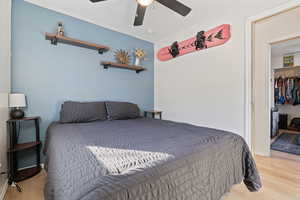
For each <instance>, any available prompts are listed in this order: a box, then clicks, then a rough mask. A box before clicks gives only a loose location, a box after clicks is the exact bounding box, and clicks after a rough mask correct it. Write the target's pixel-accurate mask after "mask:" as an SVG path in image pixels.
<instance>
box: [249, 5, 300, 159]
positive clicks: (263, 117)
mask: <svg viewBox="0 0 300 200" xmlns="http://www.w3.org/2000/svg"><path fill="white" fill-rule="evenodd" d="M299 18H300V7H299V6H297V7H293V8H289V9H285V10H284V11H282V12H277V14H272V15H271V16H269V17H261V18H258V19H257V20H256V21H255V20H253V21H252V22H251V23H250V28H249V27H248V29H250V30H251V31H252V32H251V34H250V35H251V42H250V44H249V46H250V49H251V51H250V53H249V52H248V54H247V55H252V56H251V57H250V58H246V59H247V63H250V64H248V65H247V66H248V68H246V78H248V79H247V80H248V81H247V80H246V89H247V88H251V89H250V91H249V90H248V91H246V139H247V138H248V141H249V140H250V141H251V142H250V143H251V147H252V150H253V151H254V153H256V154H258V155H263V156H270V155H271V150H270V145H271V137H270V130H271V114H270V113H271V108H272V103H271V102H272V98H273V97H272V90H273V89H272V88H273V87H271V86H272V79H271V78H272V70H271V45H272V44H275V43H277V42H278V41H284V40H289V39H290V38H295V37H297V36H299V35H300V26H299V25H298V24H299V20H298V19H299ZM248 26H249V24H248ZM249 66H250V68H249ZM249 73H250V75H249ZM249 77H250V78H249ZM247 133H248V134H247ZM247 136H248V137H247Z"/></svg>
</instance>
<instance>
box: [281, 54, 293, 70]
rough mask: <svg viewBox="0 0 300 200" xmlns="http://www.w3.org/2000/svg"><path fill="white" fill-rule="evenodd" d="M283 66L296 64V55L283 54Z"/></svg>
mask: <svg viewBox="0 0 300 200" xmlns="http://www.w3.org/2000/svg"><path fill="white" fill-rule="evenodd" d="M283 66H284V67H293V66H294V55H286V56H283Z"/></svg>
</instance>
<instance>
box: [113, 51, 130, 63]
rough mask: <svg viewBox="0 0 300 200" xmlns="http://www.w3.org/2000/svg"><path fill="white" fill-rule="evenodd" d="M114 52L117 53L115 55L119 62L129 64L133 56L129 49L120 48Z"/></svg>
mask: <svg viewBox="0 0 300 200" xmlns="http://www.w3.org/2000/svg"><path fill="white" fill-rule="evenodd" d="M114 53H115V55H114V56H115V59H116V61H117V62H118V63H120V64H125V65H129V62H130V60H131V58H130V55H129V53H128V52H127V51H125V50H122V49H118V50H116V51H115V52H114Z"/></svg>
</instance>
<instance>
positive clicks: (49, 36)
mask: <svg viewBox="0 0 300 200" xmlns="http://www.w3.org/2000/svg"><path fill="white" fill-rule="evenodd" d="M45 39H46V40H50V41H51V44H53V45H57V43H63V44H68V45H73V46H77V47H82V48H86V49H92V50H97V51H98V53H99V54H103V53H104V52H107V51H109V47H107V46H104V45H100V44H95V43H91V42H86V41H82V40H77V39H74V38H70V37H66V36H64V35H60V34H59V33H55V34H53V33H45Z"/></svg>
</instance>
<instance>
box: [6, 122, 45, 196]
mask: <svg viewBox="0 0 300 200" xmlns="http://www.w3.org/2000/svg"><path fill="white" fill-rule="evenodd" d="M24 122H34V126H35V141H31V142H26V143H18V137H19V135H20V134H21V133H20V128H19V127H20V124H21V123H24ZM39 123H40V117H25V118H22V119H10V120H8V121H7V125H8V130H9V148H8V161H9V162H8V183H9V184H10V185H16V186H17V189H18V191H19V192H21V188H20V187H19V186H18V185H17V184H16V182H19V181H22V180H25V179H27V178H30V177H32V176H34V175H36V174H38V173H39V172H40V171H41V158H40V151H41V145H42V143H41V141H40V125H39ZM29 149H35V154H36V166H35V167H31V168H26V169H24V170H18V169H17V167H18V159H17V155H18V153H19V152H21V151H26V150H29Z"/></svg>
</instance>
